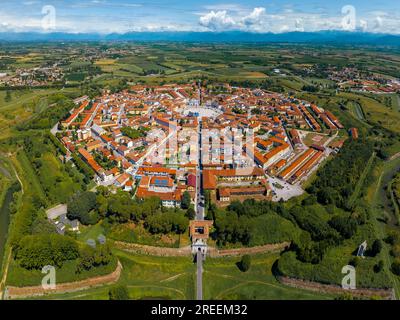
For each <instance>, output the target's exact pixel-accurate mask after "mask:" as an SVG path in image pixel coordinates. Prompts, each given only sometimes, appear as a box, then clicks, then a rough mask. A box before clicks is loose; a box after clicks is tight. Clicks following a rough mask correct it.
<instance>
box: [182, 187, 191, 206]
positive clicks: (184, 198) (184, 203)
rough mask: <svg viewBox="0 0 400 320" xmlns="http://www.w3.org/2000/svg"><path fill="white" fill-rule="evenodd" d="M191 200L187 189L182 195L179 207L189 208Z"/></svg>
mask: <svg viewBox="0 0 400 320" xmlns="http://www.w3.org/2000/svg"><path fill="white" fill-rule="evenodd" d="M191 202H192V197H191V196H190V193H189V192H188V191H185V192H184V193H183V195H182V201H181V207H182V209H184V210H187V209H189V207H190V203H191Z"/></svg>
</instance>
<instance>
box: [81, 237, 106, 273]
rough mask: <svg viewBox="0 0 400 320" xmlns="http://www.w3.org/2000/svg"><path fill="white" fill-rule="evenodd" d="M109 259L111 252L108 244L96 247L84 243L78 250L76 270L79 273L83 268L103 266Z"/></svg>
mask: <svg viewBox="0 0 400 320" xmlns="http://www.w3.org/2000/svg"><path fill="white" fill-rule="evenodd" d="M111 261H112V253H111V249H110V246H109V245H108V244H103V245H98V246H97V247H96V248H92V247H90V246H88V245H86V246H84V247H83V248H82V250H81V252H80V257H79V261H78V264H77V267H76V272H77V273H81V272H82V271H84V270H90V269H92V268H96V267H99V266H105V265H107V264H109V263H110V262H111Z"/></svg>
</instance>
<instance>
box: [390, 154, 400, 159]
mask: <svg viewBox="0 0 400 320" xmlns="http://www.w3.org/2000/svg"><path fill="white" fill-rule="evenodd" d="M399 157H400V152H398V153H396V154H395V155H393V156H391V157H390V159H389V161H393V160H396V159H397V158H399Z"/></svg>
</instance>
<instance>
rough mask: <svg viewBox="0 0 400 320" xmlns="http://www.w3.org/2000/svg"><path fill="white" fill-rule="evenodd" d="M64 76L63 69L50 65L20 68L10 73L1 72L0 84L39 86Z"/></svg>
mask: <svg viewBox="0 0 400 320" xmlns="http://www.w3.org/2000/svg"><path fill="white" fill-rule="evenodd" d="M63 78H64V73H63V70H62V69H61V68H59V67H57V65H55V66H52V67H37V68H31V69H25V68H20V69H17V70H15V72H12V74H7V73H1V74H0V85H2V86H7V87H27V86H29V87H39V86H46V85H49V84H52V83H55V82H59V81H61V80H62V79H63Z"/></svg>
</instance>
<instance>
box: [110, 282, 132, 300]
mask: <svg viewBox="0 0 400 320" xmlns="http://www.w3.org/2000/svg"><path fill="white" fill-rule="evenodd" d="M108 296H109V298H110V300H129V292H128V288H127V287H126V286H123V285H119V286H116V287H113V288H111V289H110V291H109V292H108Z"/></svg>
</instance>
